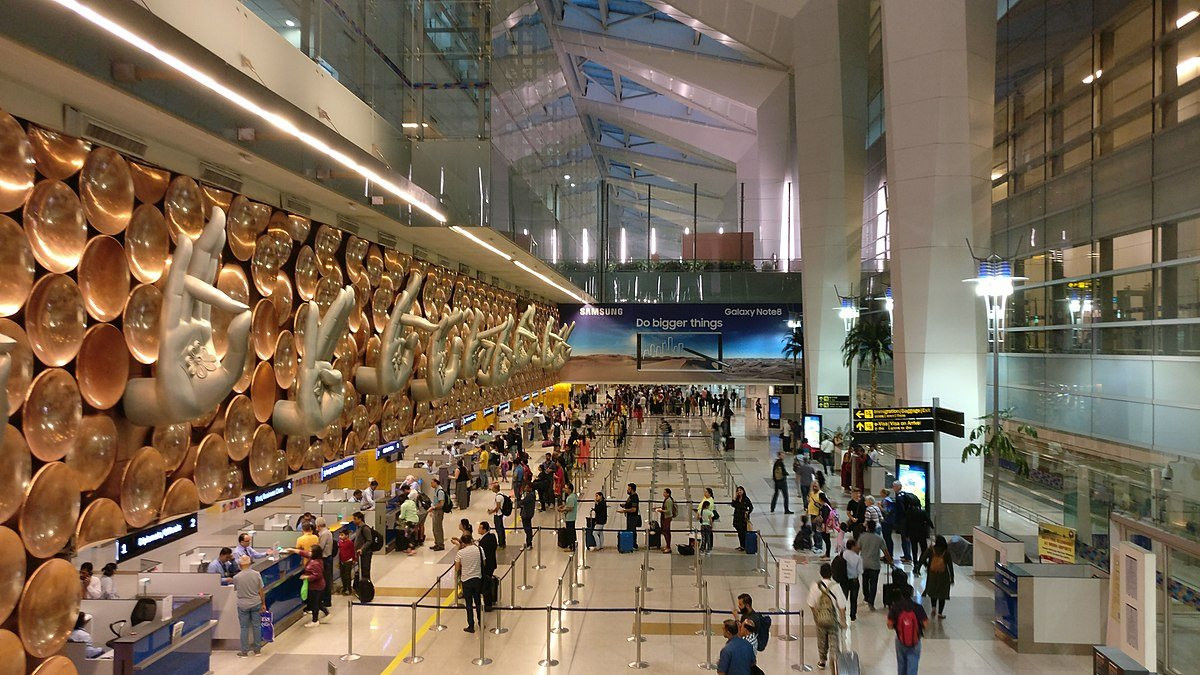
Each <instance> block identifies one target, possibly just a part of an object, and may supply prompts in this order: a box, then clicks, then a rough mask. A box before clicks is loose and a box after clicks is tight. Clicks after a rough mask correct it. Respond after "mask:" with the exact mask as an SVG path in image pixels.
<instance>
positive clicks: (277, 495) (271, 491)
mask: <svg viewBox="0 0 1200 675" xmlns="http://www.w3.org/2000/svg"><path fill="white" fill-rule="evenodd" d="M290 494H292V481H290V480H287V481H284V482H282V483H278V484H276V485H272V486H271V487H267V488H263V489H261V490H259V491H257V492H251V493H250V494H248V495H246V510H247V511H253V510H254V509H257V508H258V507H260V506H266V505H267V504H270V503H271V502H273V501H276V500H279V499H283V498H284V497H286V496H288V495H290Z"/></svg>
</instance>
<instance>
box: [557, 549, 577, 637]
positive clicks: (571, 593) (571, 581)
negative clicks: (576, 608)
mask: <svg viewBox="0 0 1200 675" xmlns="http://www.w3.org/2000/svg"><path fill="white" fill-rule="evenodd" d="M567 575H569V577H568V576H567ZM563 576H564V580H563V581H564V584H565V586H566V589H567V599H566V600H564V601H563V603H562V604H564V605H566V606H568V607H571V606H573V605H578V604H579V601H578V600H576V599H575V588H576V585H575V554H574V553H572V554H571V555H570V557H568V558H567V569H566V570H564V572H563ZM559 623H562V614H559Z"/></svg>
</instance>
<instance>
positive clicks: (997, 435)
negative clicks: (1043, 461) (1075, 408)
mask: <svg viewBox="0 0 1200 675" xmlns="http://www.w3.org/2000/svg"><path fill="white" fill-rule="evenodd" d="M998 416H999V418H1000V425H999V427H997V428H993V427H992V416H991V415H990V414H989V415H984V416H983V417H980V418H979V419H980V420H981V421H982V422H983V424H980V425H979V426H977V427H975V428H974V429H972V430H971V435H970V437H969V438H968V439H967V440H968V441H970V443H967V445H966V447H964V448H963V452H962V461H964V462H965V461H967V459H968V458H970V457H984V458H986V457H991V458H992V504H991V507H992V527H994V528H996V529H997V530H999V529H1000V460H1001V459H1007V460H1011V461H1014V462H1019V461H1020V459H1021V458H1020V456H1019V455H1018V453H1017V448H1016V444H1015V443H1013V439H1014V438H1016V436H1017V435H1018V434H1021V435H1025V436H1028V437H1030V438H1037V435H1038V434H1037V429H1035V428H1034V427H1032V426H1030V425H1028V424H1017V425H1015V428H1014V429H1012V430H1010V429H1007V428H1005V425H1004V423H1005V422H1007V421H1008V420H1011V419H1012V410H1011V409H1006V410H1001V411H1000V412H999V415H998Z"/></svg>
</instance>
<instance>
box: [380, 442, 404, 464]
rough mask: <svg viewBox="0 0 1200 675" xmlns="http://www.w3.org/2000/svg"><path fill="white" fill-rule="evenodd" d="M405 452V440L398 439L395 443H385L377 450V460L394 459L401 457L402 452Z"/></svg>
mask: <svg viewBox="0 0 1200 675" xmlns="http://www.w3.org/2000/svg"><path fill="white" fill-rule="evenodd" d="M402 450H404V439H402V438H397V439H396V440H394V441H391V442H388V443H384V444H383V445H381V446H379V447H377V448H375V459H388V460H390V459H392V458H393V457H396V456H399V455H400V451H402Z"/></svg>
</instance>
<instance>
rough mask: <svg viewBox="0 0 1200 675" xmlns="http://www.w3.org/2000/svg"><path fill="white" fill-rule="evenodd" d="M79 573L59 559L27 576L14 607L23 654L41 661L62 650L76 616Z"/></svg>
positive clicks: (73, 625)
mask: <svg viewBox="0 0 1200 675" xmlns="http://www.w3.org/2000/svg"><path fill="white" fill-rule="evenodd" d="M79 596H80V593H79V572H77V571H76V570H75V567H74V566H72V565H71V563H69V562H67V561H66V560H63V559H62V558H55V559H53V560H47V561H46V562H44V563H42V566H41V567H38V568H37V569H36V570H34V571H33V574H31V575H29V579H28V580H27V581H26V582H25V590H24V592H22V593H21V603H20V605H19V606H18V608H17V633H18V634H19V635H20V636H21V642H22V643H23V644H24V645H25V651H27V652H29V654H30V655H31V656H33V657H35V658H39V659H44V658H46V657H48V656H51V655H53V654H55V653H56V652H58V651H59V650H61V649H62V648H63V645H65V644H66V643H67V636H68V635H70V633H71V631H72V630H73V629H74V628H75V620H76V618H78V616H79V599H80V598H79Z"/></svg>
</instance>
